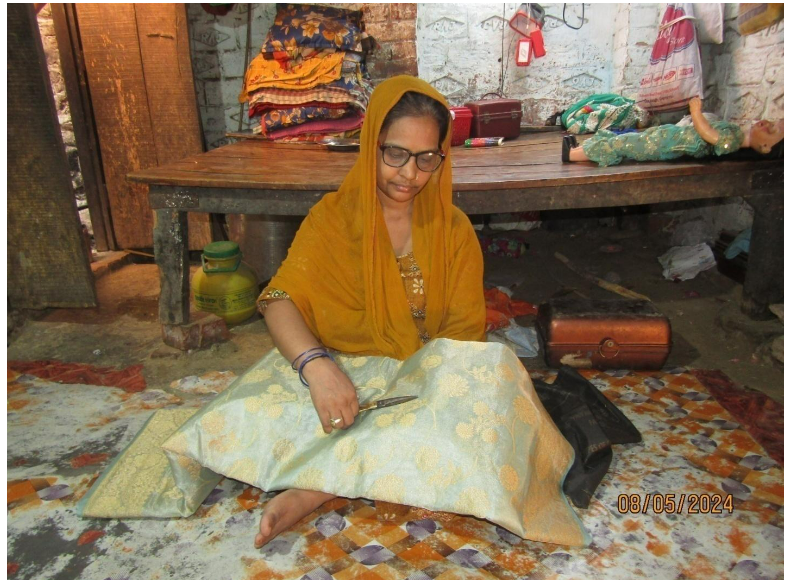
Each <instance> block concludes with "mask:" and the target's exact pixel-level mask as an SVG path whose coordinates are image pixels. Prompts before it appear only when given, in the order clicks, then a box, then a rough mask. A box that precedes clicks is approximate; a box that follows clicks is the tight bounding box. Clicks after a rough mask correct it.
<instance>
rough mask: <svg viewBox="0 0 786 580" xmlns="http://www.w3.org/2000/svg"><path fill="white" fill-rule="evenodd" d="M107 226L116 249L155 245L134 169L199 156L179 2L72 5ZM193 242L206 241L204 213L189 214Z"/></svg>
mask: <svg viewBox="0 0 786 580" xmlns="http://www.w3.org/2000/svg"><path fill="white" fill-rule="evenodd" d="M76 6H77V16H78V20H79V33H80V38H81V41H82V50H83V51H84V57H85V65H86V68H87V77H88V84H89V88H90V98H91V101H92V103H93V110H94V115H95V119H96V127H97V131H98V138H99V144H100V149H101V158H102V163H103V167H104V176H105V180H106V187H107V193H108V197H109V202H110V209H111V213H112V223H113V227H114V232H115V238H116V239H117V244H118V246H119V247H121V248H149V247H152V245H153V212H152V210H151V209H150V206H149V204H148V200H147V188H146V187H145V186H141V185H139V184H135V183H131V182H129V181H127V180H126V175H127V174H128V173H130V172H132V171H136V170H139V169H147V168H150V167H156V166H158V165H161V164H162V163H167V162H169V161H176V160H177V159H182V158H184V157H188V156H189V155H193V154H195V153H200V152H201V151H202V143H201V136H200V128H199V121H198V117H197V104H196V96H195V92H194V81H193V76H192V73H191V62H190V55H189V52H188V35H187V32H186V18H185V7H184V6H183V5H182V4H77V5H76ZM189 226H190V232H189V233H190V235H189V240H190V244H189V245H190V247H191V248H192V249H201V248H202V247H203V246H204V245H205V244H206V243H208V242H210V225H209V216H208V215H206V214H205V215H199V214H195V215H193V216H190V221H189Z"/></svg>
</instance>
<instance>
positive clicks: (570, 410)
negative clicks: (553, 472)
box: [532, 367, 641, 508]
mask: <svg viewBox="0 0 786 580" xmlns="http://www.w3.org/2000/svg"><path fill="white" fill-rule="evenodd" d="M532 384H533V385H534V387H535V392H536V393H537V394H538V397H539V398H540V401H541V403H543V407H545V409H546V411H548V414H549V415H550V416H551V419H552V421H554V424H555V425H556V426H557V428H558V429H559V430H560V433H562V435H563V436H564V437H565V439H567V440H568V443H570V444H571V446H572V447H573V450H574V451H575V458H574V460H573V466H572V467H571V468H570V471H568V474H567V475H566V476H565V481H564V482H563V484H562V489H563V491H564V492H565V495H567V496H568V497H569V498H570V500H571V501H572V502H573V505H575V506H576V507H580V508H587V507H589V503H590V500H591V499H592V495H593V494H594V493H595V488H597V487H598V484H600V482H601V480H602V479H603V476H605V475H606V472H607V471H608V470H609V466H610V465H611V458H612V450H611V446H612V444H614V445H619V444H624V443H639V442H640V441H641V433H639V430H638V429H636V427H635V426H634V425H633V423H631V422H630V420H629V419H628V418H627V417H626V416H625V415H624V414H623V413H622V411H620V410H619V409H618V408H617V407H616V406H615V405H614V403H612V402H611V401H609V400H608V399H607V398H606V397H605V396H604V395H603V393H601V392H600V391H599V390H598V388H597V387H596V386H595V385H593V384H592V383H591V382H589V381H588V380H587V379H585V378H584V377H583V376H581V375H580V374H579V372H578V371H576V370H575V369H572V368H570V367H562V368H561V369H560V370H559V373H557V378H556V379H555V380H554V382H553V383H552V384H548V383H546V382H545V381H541V380H538V379H533V381H532Z"/></svg>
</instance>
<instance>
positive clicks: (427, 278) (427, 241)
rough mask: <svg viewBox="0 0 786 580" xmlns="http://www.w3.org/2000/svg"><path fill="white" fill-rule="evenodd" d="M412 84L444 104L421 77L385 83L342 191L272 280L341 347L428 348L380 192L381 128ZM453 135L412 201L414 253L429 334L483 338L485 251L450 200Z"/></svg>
mask: <svg viewBox="0 0 786 580" xmlns="http://www.w3.org/2000/svg"><path fill="white" fill-rule="evenodd" d="M407 91H416V92H419V93H423V94H425V95H428V96H429V97H431V98H433V99H435V100H437V101H439V102H440V103H442V104H443V105H444V106H445V107H448V104H447V101H446V100H445V98H444V97H443V96H442V95H441V94H440V93H439V92H438V91H437V90H436V89H434V88H433V87H431V85H429V84H428V83H426V82H425V81H422V80H420V79H417V78H415V77H410V76H397V77H393V78H391V79H389V80H386V81H384V82H383V83H381V84H380V85H379V86H378V87H377V88H376V89H375V90H374V93H373V94H372V96H371V99H370V101H369V106H368V110H367V112H366V118H365V121H364V123H363V129H362V130H361V134H360V154H359V156H358V159H357V162H356V163H355V165H354V166H353V167H352V169H351V170H350V171H349V173H348V174H347V176H346V177H345V178H344V181H343V183H342V184H341V187H340V188H339V189H338V191H335V192H332V193H328V194H327V195H325V196H324V197H323V198H322V200H320V201H319V202H318V203H317V204H316V205H315V206H314V207H313V208H311V211H310V212H309V214H308V216H307V217H306V219H305V220H304V221H303V224H302V225H301V226H300V229H299V230H298V233H297V235H296V236H295V240H294V242H293V243H292V246H291V247H290V249H289V253H288V255H287V258H286V260H285V261H284V262H283V264H282V265H281V267H280V268H279V270H278V272H277V273H276V275H275V276H274V277H273V279H272V280H271V281H270V285H269V288H275V289H278V290H283V291H284V292H286V293H287V294H289V296H290V298H291V299H292V301H293V302H294V303H295V305H296V306H297V308H298V310H299V311H300V313H301V314H302V315H303V318H304V319H305V321H306V324H307V325H308V327H309V328H310V329H311V331H312V332H313V333H314V335H315V336H316V337H317V338H318V339H319V340H320V341H321V342H322V344H324V345H325V346H327V347H330V348H333V349H336V350H339V351H342V352H347V353H358V354H369V355H383V356H390V357H393V358H397V359H404V358H407V357H408V356H410V355H411V354H413V353H414V352H415V351H417V350H418V349H419V348H420V347H421V346H422V344H421V342H420V339H419V337H418V332H417V327H416V326H415V322H414V320H413V318H412V313H411V312H410V308H409V305H408V302H407V298H406V293H405V289H404V285H403V282H402V278H401V274H400V272H399V270H398V266H397V263H396V256H395V253H394V250H393V246H392V244H391V242H390V236H389V235H388V232H387V227H386V225H385V221H384V218H383V215H382V208H381V205H380V202H379V199H378V198H377V193H376V174H377V172H376V163H377V150H378V147H377V143H378V140H379V134H380V128H381V126H382V122H383V121H384V119H385V116H386V115H387V113H388V111H390V109H391V108H392V107H393V106H394V105H395V104H396V103H397V102H398V100H399V99H400V98H401V97H402V95H403V94H404V93H406V92H407ZM450 133H451V132H450V131H448V135H447V136H446V138H445V140H444V142H443V143H442V150H443V151H444V152H445V154H446V157H445V161H444V162H443V163H442V165H441V166H440V168H439V169H438V170H437V171H436V172H434V173H433V174H432V175H431V178H430V179H429V181H428V182H427V183H426V185H425V187H424V188H423V190H422V191H421V192H420V193H419V194H418V195H417V197H416V198H415V200H414V202H413V203H414V208H413V213H412V238H413V252H414V255H415V260H416V261H417V263H418V265H419V266H420V269H421V271H422V274H423V285H424V290H425V295H426V320H425V324H426V330H427V331H428V333H429V335H430V336H431V337H432V339H433V338H453V339H457V340H483V338H484V327H485V312H486V311H485V303H484V298H483V256H482V254H481V251H480V245H479V244H478V241H477V237H476V236H475V232H474V230H473V229H472V225H471V224H470V221H469V219H468V218H467V216H466V215H464V213H462V212H461V211H460V210H459V209H458V208H456V207H455V206H454V205H453V201H452V172H451V161H450V137H451V136H450Z"/></svg>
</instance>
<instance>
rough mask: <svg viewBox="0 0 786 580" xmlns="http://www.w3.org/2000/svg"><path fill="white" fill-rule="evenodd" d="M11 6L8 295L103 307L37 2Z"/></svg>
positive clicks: (33, 302) (40, 302)
mask: <svg viewBox="0 0 786 580" xmlns="http://www.w3.org/2000/svg"><path fill="white" fill-rule="evenodd" d="M7 10H8V12H7V14H8V27H7V30H8V60H7V65H8V109H7V112H8V135H7V139H8V140H7V144H8V205H7V212H8V217H7V225H8V244H7V249H8V260H7V267H8V271H7V284H6V287H7V289H8V300H9V303H10V305H11V306H12V307H14V308H45V307H49V306H53V307H64V306H65V307H74V306H95V305H96V291H95V283H94V281H93V274H92V272H91V271H90V263H89V261H88V257H87V248H86V247H85V243H84V237H83V236H82V227H81V224H80V222H79V215H78V214H77V210H76V199H75V198H74V191H73V187H72V185H71V173H70V171H69V168H68V161H67V159H66V155H65V148H64V147H63V141H62V136H61V135H60V125H59V124H58V121H57V113H56V111H55V102H54V97H53V96H52V88H51V86H50V83H49V73H48V72H47V68H46V57H45V56H44V48H43V45H42V44H41V35H40V33H39V31H38V22H37V21H36V17H35V14H34V12H33V5H32V4H9V5H8V6H7Z"/></svg>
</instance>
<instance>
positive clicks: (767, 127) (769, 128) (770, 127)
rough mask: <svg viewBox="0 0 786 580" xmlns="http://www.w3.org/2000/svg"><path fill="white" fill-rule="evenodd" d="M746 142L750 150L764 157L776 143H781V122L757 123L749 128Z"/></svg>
mask: <svg viewBox="0 0 786 580" xmlns="http://www.w3.org/2000/svg"><path fill="white" fill-rule="evenodd" d="M748 141H749V145H750V148H751V149H753V150H755V151H758V152H759V153H763V154H765V155H766V154H767V153H769V152H770V151H772V148H773V146H775V144H776V143H778V142H779V141H783V120H782V119H781V120H780V121H778V122H777V123H773V122H772V121H759V122H758V123H756V124H754V125H753V126H752V127H751V128H750V132H749V134H748Z"/></svg>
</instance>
